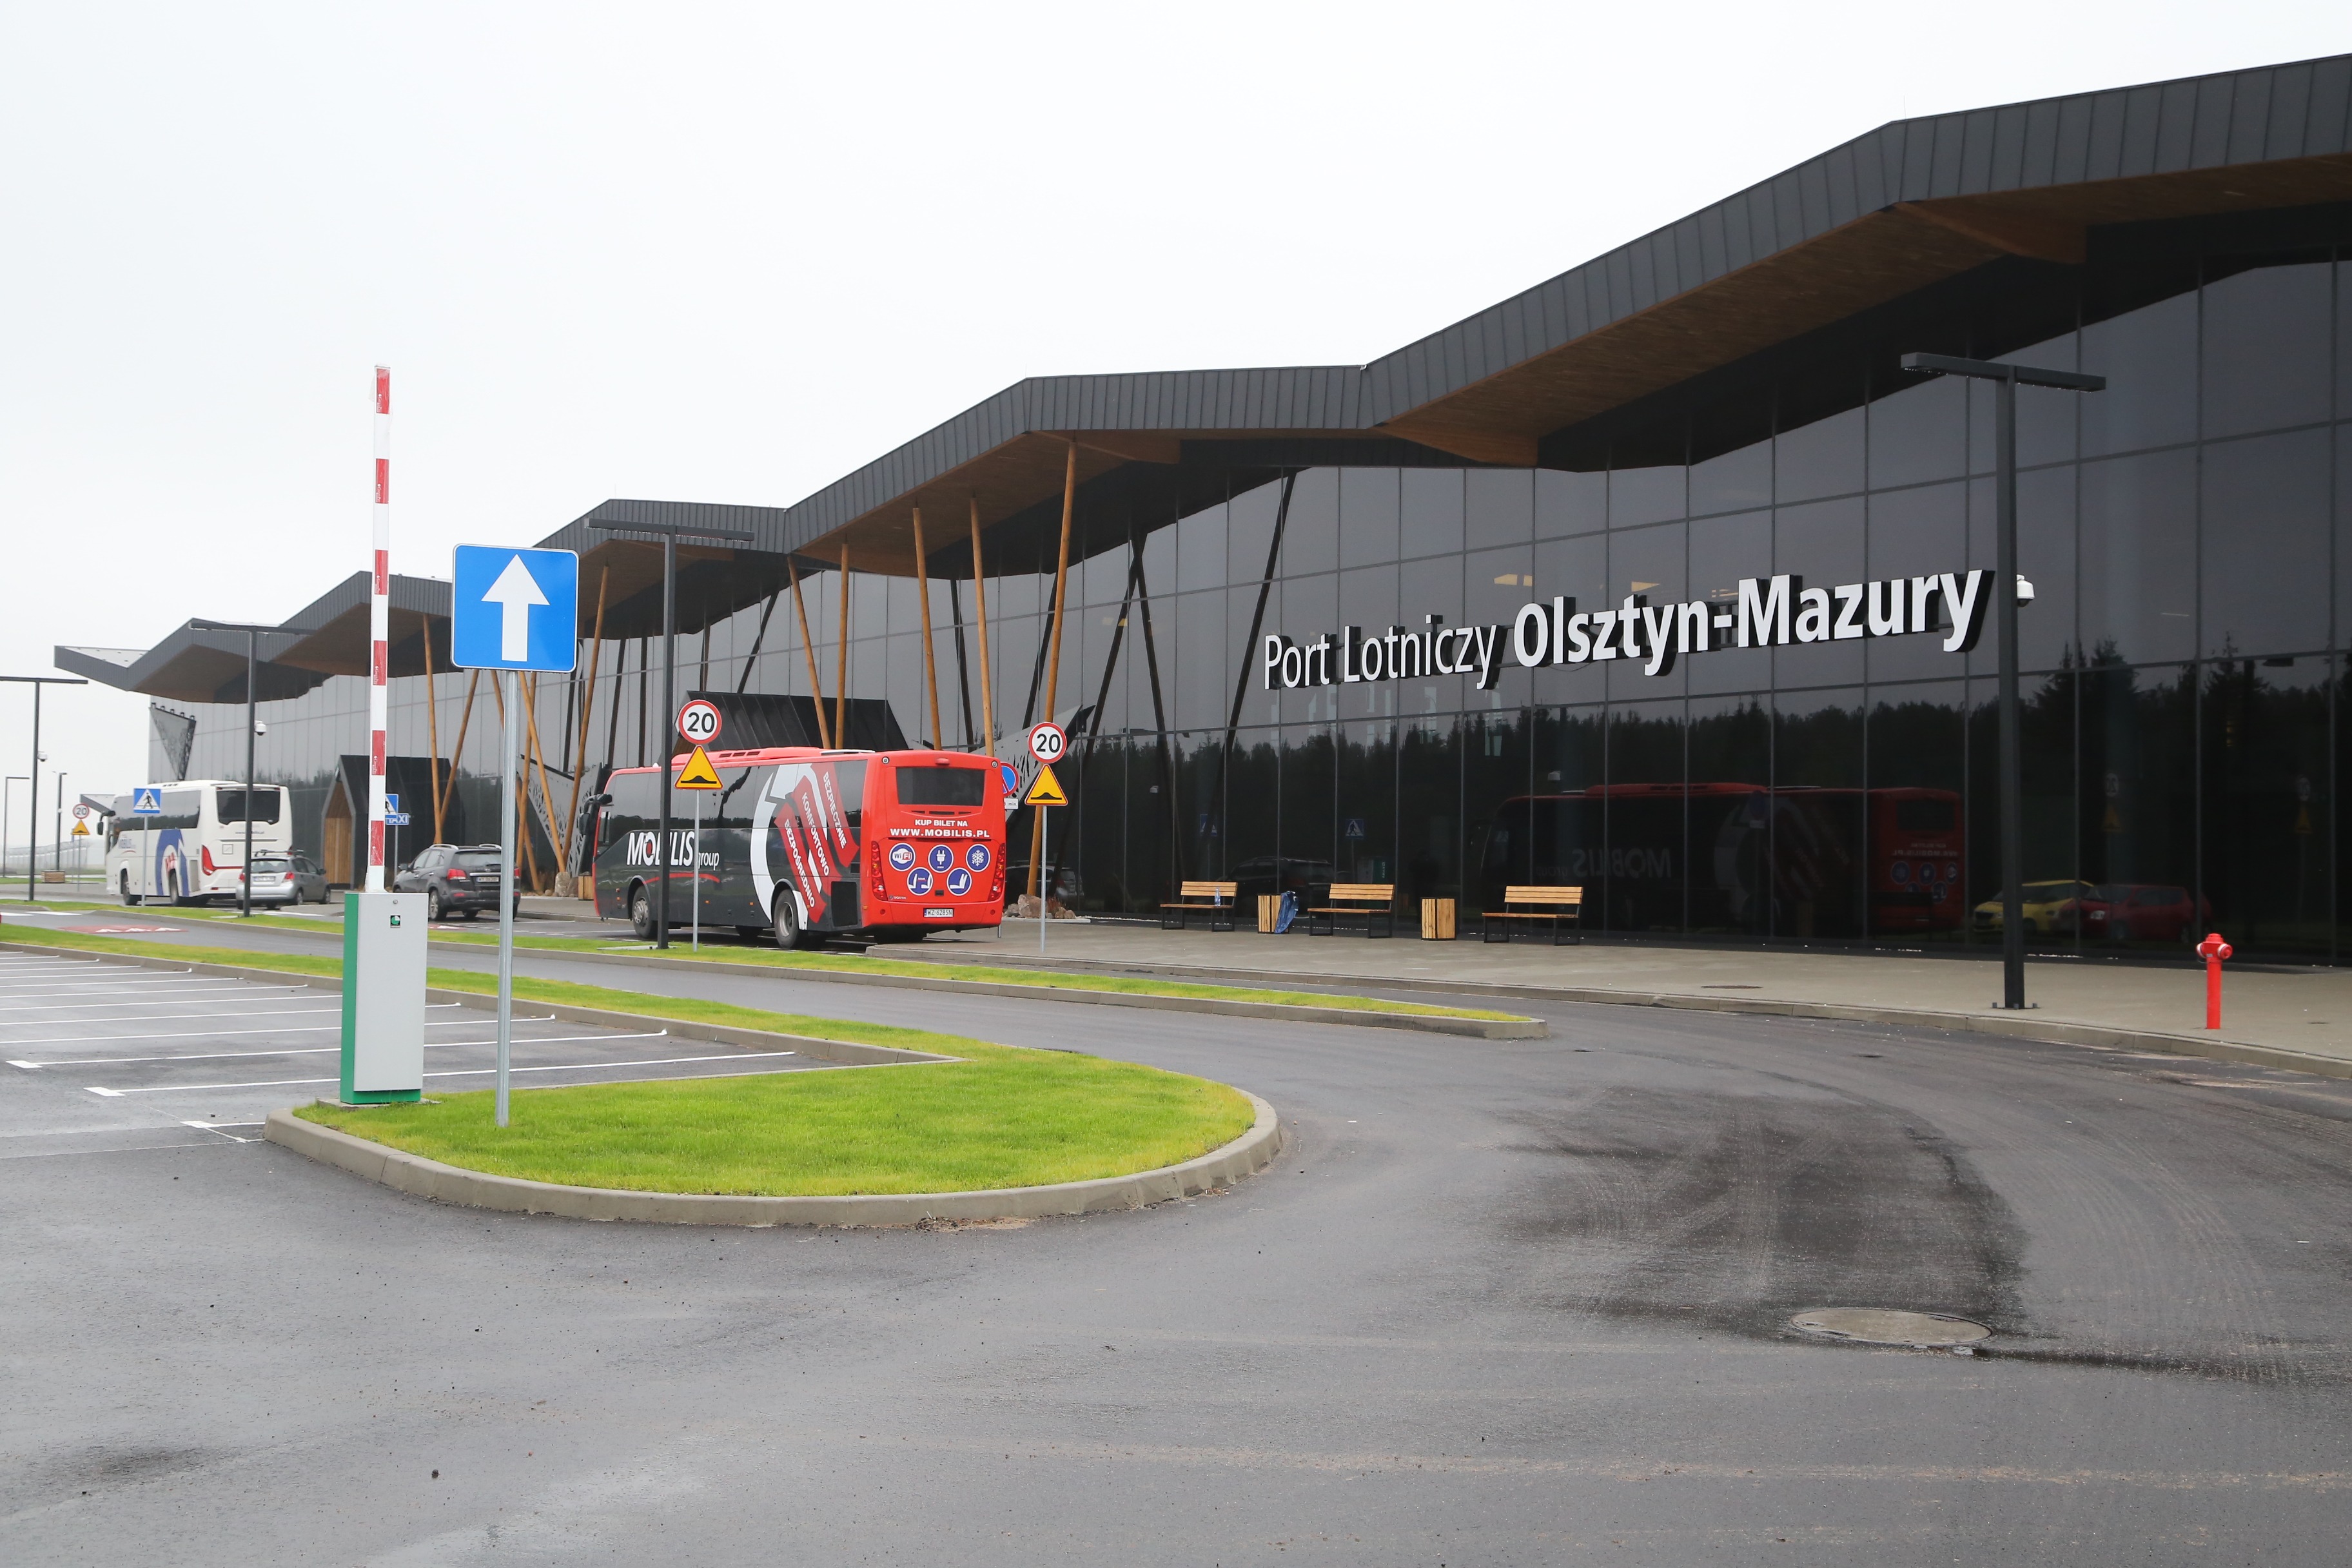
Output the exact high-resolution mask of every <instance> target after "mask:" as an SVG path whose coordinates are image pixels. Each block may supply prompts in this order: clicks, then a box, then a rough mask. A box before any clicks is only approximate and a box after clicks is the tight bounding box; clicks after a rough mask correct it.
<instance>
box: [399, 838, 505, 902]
mask: <svg viewBox="0 0 2352 1568" xmlns="http://www.w3.org/2000/svg"><path fill="white" fill-rule="evenodd" d="M499 858H500V856H499V847H498V846H497V845H495V844H436V845H434V846H433V847H431V848H429V849H427V850H425V851H424V852H423V853H421V854H419V855H418V856H417V857H416V858H415V859H414V860H411V861H410V862H409V863H408V864H407V865H405V866H404V867H402V868H400V874H399V875H398V876H397V877H394V879H393V882H392V886H393V890H394V892H401V893H422V894H424V895H425V911H426V914H427V915H428V916H429V917H430V918H431V919H433V920H436V921H437V920H446V918H448V917H449V916H451V915H456V916H457V918H459V919H460V920H468V921H469V920H472V919H473V918H474V917H475V916H476V915H478V914H479V913H481V912H482V911H483V910H489V911H490V912H491V913H492V914H496V913H497V912H498V908H499V886H500V883H501V881H502V880H503V879H502V878H501V877H500V876H499ZM517 898H518V901H520V892H518V895H517Z"/></svg>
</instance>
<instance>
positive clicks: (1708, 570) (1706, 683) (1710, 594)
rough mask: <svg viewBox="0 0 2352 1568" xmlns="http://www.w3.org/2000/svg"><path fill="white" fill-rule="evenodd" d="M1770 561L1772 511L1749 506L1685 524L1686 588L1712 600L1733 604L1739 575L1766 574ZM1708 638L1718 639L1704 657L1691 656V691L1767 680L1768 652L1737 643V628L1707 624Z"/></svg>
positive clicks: (1748, 687) (1753, 686)
mask: <svg viewBox="0 0 2352 1568" xmlns="http://www.w3.org/2000/svg"><path fill="white" fill-rule="evenodd" d="M1773 570H1774V568H1773V565H1772V514H1771V513H1770V512H1769V511H1751V512H1746V513H1742V514H1738V515H1735V516H1731V517H1709V518H1699V519H1695V520H1693V521H1692V523H1691V525H1690V592H1691V596H1692V597H1694V598H1701V599H1705V600H1706V601H1707V602H1708V603H1709V604H1711V605H1719V606H1724V607H1727V608H1733V609H1734V610H1735V611H1736V608H1737V606H1738V599H1739V580H1740V579H1741V578H1743V577H1769V576H1770V575H1772V573H1773ZM1707 635H1708V637H1710V638H1715V639H1720V640H1719V641H1717V646H1716V647H1714V648H1713V649H1712V650H1710V651H1709V652H1708V653H1707V654H1706V657H1705V658H1698V657H1696V656H1694V657H1693V658H1692V659H1691V661H1690V669H1689V671H1688V672H1687V674H1686V675H1685V684H1686V685H1687V686H1688V688H1689V689H1690V690H1692V691H1693V692H1700V691H1760V690H1763V689H1767V688H1769V686H1770V685H1771V684H1772V655H1771V653H1770V651H1769V649H1765V648H1760V647H1759V648H1743V647H1738V646H1737V645H1736V642H1735V641H1734V639H1735V638H1736V637H1738V632H1737V631H1736V630H1734V631H1732V632H1723V631H1719V630H1717V629H1716V628H1714V627H1712V626H1710V627H1709V628H1708V632H1707Z"/></svg>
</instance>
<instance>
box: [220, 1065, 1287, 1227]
mask: <svg viewBox="0 0 2352 1568" xmlns="http://www.w3.org/2000/svg"><path fill="white" fill-rule="evenodd" d="M1246 1092H1247V1091H1246V1090H1244V1093H1246ZM1249 1101H1250V1104H1251V1106H1252V1107H1254V1108H1255V1110H1256V1112H1257V1119H1256V1121H1255V1122H1254V1123H1253V1124H1252V1125H1251V1127H1250V1130H1249V1131H1246V1132H1244V1133H1243V1134H1242V1135H1241V1136H1240V1137H1239V1138H1236V1139H1234V1141H1233V1142H1230V1143H1227V1144H1226V1145H1224V1147H1223V1148H1221V1149H1213V1150H1211V1151H1210V1152H1208V1153H1206V1154H1202V1155H1201V1156H1199V1157H1198V1158H1197V1159H1192V1160H1187V1161H1185V1162H1184V1163H1182V1164H1181V1165H1166V1166H1162V1167H1161V1168H1160V1169H1159V1170H1157V1171H1141V1172H1138V1173H1136V1174H1134V1175H1131V1176H1107V1177H1104V1178H1102V1179H1100V1180H1098V1181H1092V1182H1061V1183H1056V1184H1054V1185H1052V1186H1045V1187H1006V1188H1003V1189H1000V1190H997V1191H982V1192H971V1193H907V1194H856V1195H852V1196H843V1197H738V1196H724V1195H720V1194H708V1193H635V1192H625V1191H621V1190H617V1189H614V1188H611V1187H572V1186H564V1185H561V1184H556V1183H551V1182H526V1181H522V1180H520V1179H519V1178H517V1177H513V1176H493V1175H489V1174H488V1173H484V1172H480V1171H467V1170H463V1169H461V1168H459V1167H457V1166H456V1165H445V1164H442V1163H440V1162H439V1161H437V1160H427V1159H425V1158H424V1157H423V1156H421V1155H416V1154H409V1153H404V1152H401V1151H400V1150H397V1149H388V1148H386V1147H385V1146H384V1145H383V1144H381V1143H376V1142H370V1141H369V1140H367V1139H365V1138H355V1137H353V1136H352V1135H351V1134H350V1133H348V1132H339V1131H335V1130H334V1129H333V1128H331V1127H321V1126H319V1125H318V1124H317V1123H315V1122H310V1121H303V1120H301V1119H300V1118H299V1117H298V1116H296V1115H295V1114H294V1113H293V1112H292V1111H291V1110H273V1111H271V1112H270V1113H269V1121H268V1125H267V1127H266V1129H265V1130H264V1135H265V1136H266V1137H268V1139H269V1141H270V1142H273V1143H279V1144H283V1145H284V1146H285V1147H287V1148H289V1149H291V1150H293V1151H294V1152H296V1153H298V1154H303V1155H307V1156H308V1157H310V1159H313V1160H316V1161H318V1162H320V1163H321V1164H327V1165H333V1166H336V1167H337V1168H339V1169H341V1170H345V1171H349V1172H351V1173H352V1174H354V1175H359V1176H364V1177H366V1178H367V1179H368V1180H369V1181H372V1182H380V1183H382V1184H383V1185H385V1186H388V1187H391V1188H393V1189H394V1190H395V1191H398V1192H404V1193H407V1194H412V1195H414V1196H416V1197H421V1198H430V1199H432V1200H433V1201H434V1202H436V1203H445V1204H455V1205H458V1206H460V1207H464V1208H478V1209H497V1210H500V1211H502V1212H505V1213H508V1214H544V1215H563V1216H565V1217H567V1218H571V1219H593V1220H640V1221H646V1222H650V1223H654V1224H661V1225H740V1226H777V1225H821V1226H909V1225H919V1224H921V1223H923V1222H924V1221H926V1220H992V1219H1035V1218H1039V1217H1042V1216H1044V1215H1070V1214H1097V1213H1101V1212H1103V1211H1105V1210H1112V1209H1137V1208H1142V1207H1145V1206H1146V1205H1150V1204H1157V1203H1166V1202H1167V1201H1169V1200H1170V1199H1171V1198H1183V1197H1191V1196H1192V1195H1193V1194H1196V1193H1205V1192H1211V1191H1213V1190H1215V1189H1218V1188H1221V1187H1226V1186H1230V1185H1231V1184H1234V1182H1236V1181H1238V1180H1240V1179H1241V1178H1242V1177H1244V1176H1247V1175H1252V1174H1254V1173H1256V1172H1258V1171H1261V1170H1264V1169H1265V1167H1266V1166H1267V1165H1269V1164H1271V1163H1273V1161H1274V1157H1275V1155H1276V1153H1278V1152H1281V1149H1282V1121H1281V1118H1280V1117H1278V1116H1277V1115H1276V1114H1275V1110H1274V1107H1273V1106H1271V1105H1268V1104H1267V1103H1266V1102H1265V1100H1260V1099H1259V1098H1258V1097H1257V1096H1256V1095H1254V1094H1253V1095H1250V1096H1249Z"/></svg>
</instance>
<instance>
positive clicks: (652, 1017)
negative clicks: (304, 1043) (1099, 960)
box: [0, 942, 957, 1067]
mask: <svg viewBox="0 0 2352 1568" xmlns="http://www.w3.org/2000/svg"><path fill="white" fill-rule="evenodd" d="M0 952H33V953H42V954H46V955H49V956H53V957H54V956H56V955H58V954H61V953H62V954H68V955H70V956H73V957H77V958H88V959H89V960H91V961H93V962H95V963H120V964H127V965H129V966H131V967H132V968H135V969H161V970H166V971H169V972H170V973H174V974H216V975H220V976H222V977H224V978H226V979H233V980H255V981H261V982H264V983H266V984H272V985H307V986H309V987H310V988H311V989H312V990H316V991H326V992H331V993H332V994H335V995H338V996H340V995H341V994H342V990H343V983H342V981H341V979H340V978H337V977H330V976H327V975H320V974H297V973H292V972H290V971H288V970H283V969H260V968H250V967H247V966H246V965H244V964H236V963H184V962H183V961H181V960H179V959H173V958H150V957H148V956H147V955H145V954H144V953H129V952H123V953H113V952H103V953H101V952H89V950H88V949H86V948H67V947H49V946H47V945H45V944H43V943H39V942H0ZM425 1000H427V1001H428V1002H455V1003H457V1004H458V1005H461V1006H475V1007H478V1006H482V1005H485V1004H487V1005H489V1006H492V1007H495V1006H497V1005H498V998H497V997H495V996H489V995H485V994H482V993H481V992H478V991H450V990H446V989H444V988H442V987H440V986H437V985H436V986H428V987H426V988H425ZM516 1003H517V1005H518V1006H521V1007H530V1008H532V1009H539V1008H544V1009H546V1010H547V1011H548V1012H549V1013H551V1014H552V1015H554V1016H556V1017H558V1018H562V1019H566V1020H569V1021H570V1022H572V1023H575V1024H595V1025H598V1026H603V1027H605V1028H611V1029H621V1030H626V1031H637V1030H643V1031H646V1032H647V1033H650V1032H652V1031H653V1030H656V1029H661V1030H667V1032H668V1033H669V1035H670V1036H671V1037H673V1038H676V1039H681V1040H713V1041H716V1042H718V1043H719V1044H720V1045H722V1046H743V1047H749V1048H751V1049H754V1050H762V1051H796V1052H798V1053H799V1054H800V1055H802V1056H804V1057H814V1058H816V1059H817V1060H819V1061H826V1062H839V1063H841V1064H842V1065H844V1066H845V1067H878V1066H883V1065H887V1064H889V1063H894V1062H949V1061H954V1060H956V1059H957V1058H953V1057H943V1056H935V1055H933V1054H932V1053H931V1052H929V1051H908V1050H901V1049H899V1048H898V1047H895V1046H867V1045H860V1044H859V1043H857V1042H856V1041H855V1040H828V1039H825V1038H823V1037H820V1036H816V1035H784V1034H778V1033H775V1032H773V1031H772V1030H768V1029H746V1028H741V1027H739V1026H735V1025H732V1024H703V1023H697V1022H695V1021H693V1020H691V1019H684V1018H671V1017H666V1016H660V1015H657V1014H650V1013H616V1012H613V1011H610V1010H608V1009H606V1008H603V1007H582V1006H578V1005H574V1004H572V1003H569V1002H541V1001H540V1000H539V999H538V998H536V997H530V998H524V997H517V998H516Z"/></svg>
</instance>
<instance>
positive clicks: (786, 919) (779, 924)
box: [771, 888, 808, 952]
mask: <svg viewBox="0 0 2352 1568" xmlns="http://www.w3.org/2000/svg"><path fill="white" fill-rule="evenodd" d="M771 912H772V916H773V918H774V922H775V923H774V931H775V933H776V945H777V946H778V947H781V948H782V949H783V950H784V951H785V952H792V951H793V949H794V948H798V947H806V946H807V945H808V932H806V931H803V930H801V907H800V904H799V903H798V901H796V900H794V899H793V890H792V889H790V888H778V889H776V901H775V905H774V907H773V909H772V911H771Z"/></svg>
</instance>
